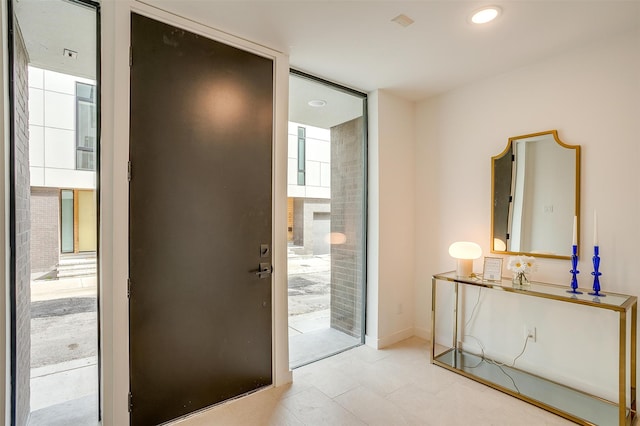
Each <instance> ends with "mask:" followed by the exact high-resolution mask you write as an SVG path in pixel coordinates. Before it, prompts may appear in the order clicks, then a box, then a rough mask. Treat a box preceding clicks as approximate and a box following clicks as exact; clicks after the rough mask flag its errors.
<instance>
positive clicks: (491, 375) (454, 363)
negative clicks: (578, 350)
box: [431, 271, 638, 426]
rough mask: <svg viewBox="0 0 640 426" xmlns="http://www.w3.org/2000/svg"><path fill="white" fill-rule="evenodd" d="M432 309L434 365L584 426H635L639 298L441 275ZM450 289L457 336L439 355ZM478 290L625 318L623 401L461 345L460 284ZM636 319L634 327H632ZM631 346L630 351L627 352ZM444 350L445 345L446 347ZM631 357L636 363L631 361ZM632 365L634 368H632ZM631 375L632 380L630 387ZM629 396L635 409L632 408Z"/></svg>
mask: <svg viewBox="0 0 640 426" xmlns="http://www.w3.org/2000/svg"><path fill="white" fill-rule="evenodd" d="M432 284H433V285H432V290H431V291H432V305H431V327H432V328H431V336H432V338H431V363H432V364H435V365H438V366H440V367H444V368H446V369H448V370H451V371H453V372H456V373H458V374H461V375H463V376H466V377H468V378H470V379H473V380H476V381H478V382H481V383H484V384H485V385H488V386H491V387H493V388H495V389H498V390H500V391H502V392H505V393H507V394H509V395H512V396H514V397H516V398H519V399H522V400H524V401H527V402H529V403H531V404H534V405H536V406H538V407H540V408H543V409H545V410H548V411H551V412H553V413H555V414H558V415H560V416H563V417H565V418H567V419H569V420H572V421H574V422H576V423H578V424H582V425H619V426H624V425H626V424H632V421H633V420H634V418H635V415H636V321H637V315H638V314H637V297H636V296H628V295H624V294H615V293H605V292H601V293H602V294H605V295H606V297H600V298H598V297H595V296H590V295H588V294H587V293H588V292H589V291H591V290H587V289H582V290H580V291H582V292H583V294H571V293H567V291H566V290H567V289H569V287H568V286H559V285H554V284H545V283H538V282H531V284H530V285H527V286H525V287H519V286H514V284H513V283H512V282H511V280H510V279H502V280H501V281H486V280H482V279H479V278H461V277H457V276H456V273H455V271H454V272H446V273H442V274H436V275H434V276H433V278H432ZM438 285H440V286H443V285H446V286H449V287H450V289H451V291H452V292H453V297H454V300H453V307H454V309H453V310H454V312H452V314H453V332H452V334H453V336H452V343H451V346H450V347H445V348H444V350H441V351H439V353H436V344H435V335H436V334H435V332H436V308H437V306H438V303H437V299H436V290H437V286H438ZM461 285H463V286H476V287H483V288H487V289H490V290H501V291H507V292H511V293H515V294H517V295H521V296H523V297H537V298H542V299H551V300H557V301H560V302H565V303H576V304H580V305H584V306H588V307H591V308H594V309H608V310H611V311H615V312H618V314H619V330H618V331H619V337H618V342H619V348H618V351H619V352H618V353H619V357H618V359H619V361H618V362H619V364H618V366H619V376H618V384H619V386H618V400H617V401H607V400H604V399H602V398H599V397H596V396H593V395H590V394H588V393H586V392H583V391H580V390H578V389H574V388H571V387H569V386H566V385H563V384H561V383H558V382H555V381H553V380H549V379H545V378H542V377H540V376H539V375H536V374H532V373H528V372H526V371H524V370H521V369H518V368H515V367H509V366H505V365H500V366H498V365H496V364H494V363H491V362H487V361H486V359H483V358H482V357H481V356H478V355H475V354H472V353H470V352H466V351H464V350H463V348H461V347H458V345H457V342H458V320H459V318H458V311H459V309H458V308H459V307H458V303H459V298H458V291H459V286H461ZM628 315H630V319H631V326H630V327H627V317H628ZM627 344H629V345H630V346H629V348H628V349H629V351H628V352H629V353H628V354H627ZM440 346H441V345H440ZM628 356H629V357H630V359H629V358H628ZM627 365H628V366H629V367H627ZM627 371H629V372H630V379H629V382H628V383H627ZM628 396H629V400H630V406H628V407H627V403H626V401H627V397H628Z"/></svg>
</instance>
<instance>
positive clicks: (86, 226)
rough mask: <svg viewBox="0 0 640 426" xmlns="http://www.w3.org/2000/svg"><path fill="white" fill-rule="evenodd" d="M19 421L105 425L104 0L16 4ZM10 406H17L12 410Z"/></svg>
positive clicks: (29, 425) (14, 383)
mask: <svg viewBox="0 0 640 426" xmlns="http://www.w3.org/2000/svg"><path fill="white" fill-rule="evenodd" d="M7 7H8V10H9V11H10V13H9V14H8V16H11V17H13V19H14V20H13V22H10V25H12V26H13V30H10V31H9V37H10V38H11V40H10V42H11V46H12V49H10V50H9V51H8V54H9V55H10V57H11V58H10V60H11V61H12V64H11V65H12V66H11V72H12V74H13V77H14V78H12V79H11V83H12V85H13V87H12V89H13V90H12V91H11V114H12V121H13V122H14V123H16V124H17V126H16V128H15V132H13V134H12V138H11V146H12V151H13V155H11V169H12V171H15V173H13V172H12V175H13V176H14V181H13V184H12V188H11V190H12V198H16V199H17V200H19V204H16V206H15V208H14V209H13V211H12V212H11V213H12V219H11V220H12V223H11V228H12V229H15V230H17V231H18V232H17V233H15V232H14V233H13V234H12V235H11V239H12V240H13V241H17V242H19V245H18V246H17V250H16V252H17V255H16V256H15V258H14V259H12V264H11V266H12V269H13V270H15V271H17V272H16V273H15V274H13V276H12V277H11V286H10V289H11V296H10V299H11V312H12V316H13V317H12V319H11V333H10V334H11V337H12V339H13V341H12V342H11V343H12V344H11V383H10V387H9V388H10V389H11V402H10V404H11V407H10V409H11V411H10V412H11V417H12V418H11V424H16V425H26V426H40V425H46V426H49V425H98V424H99V422H100V397H99V392H100V384H99V377H100V374H99V362H98V357H99V347H100V345H99V340H98V339H99V332H98V331H99V322H98V317H99V313H98V306H99V303H98V299H99V294H98V293H99V292H98V288H99V287H100V286H99V283H98V276H97V270H98V258H97V248H98V246H99V241H98V232H97V230H98V227H99V212H100V210H99V207H98V203H97V200H99V198H100V197H99V188H98V187H99V185H98V182H99V181H100V176H99V169H100V164H99V158H100V156H99V149H100V142H99V134H100V131H99V129H100V110H99V104H100V102H99V99H100V96H99V93H100V84H99V73H98V72H97V71H98V67H97V64H98V57H99V50H98V46H99V45H100V41H99V30H98V23H99V21H100V16H99V3H98V2H95V1H92V0H48V1H23V0H20V1H18V0H9V1H8V2H7ZM8 410H9V408H8Z"/></svg>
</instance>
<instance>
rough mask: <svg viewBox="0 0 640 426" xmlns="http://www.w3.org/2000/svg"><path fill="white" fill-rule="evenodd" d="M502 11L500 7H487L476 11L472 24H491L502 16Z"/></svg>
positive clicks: (472, 16) (472, 17)
mask: <svg viewBox="0 0 640 426" xmlns="http://www.w3.org/2000/svg"><path fill="white" fill-rule="evenodd" d="M501 11H502V10H501V9H500V8H499V7H498V6H487V7H483V8H482V9H479V10H476V11H475V12H473V14H472V15H471V22H473V23H474V24H486V23H487V22H491V21H493V20H494V19H496V18H497V17H498V15H500V12H501Z"/></svg>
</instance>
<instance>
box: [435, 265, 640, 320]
mask: <svg viewBox="0 0 640 426" xmlns="http://www.w3.org/2000/svg"><path fill="white" fill-rule="evenodd" d="M433 278H434V279H437V280H444V281H451V282H459V283H463V284H470V285H475V286H481V287H488V288H492V289H494V290H503V291H509V292H514V293H520V294H526V295H529V296H535V297H542V298H546V299H555V300H561V301H564V302H572V303H578V304H583V305H591V306H596V307H600V308H603V309H611V310H614V311H624V310H627V309H629V308H630V307H631V306H632V305H633V304H634V303H636V300H637V298H636V296H629V295H626V294H617V293H608V292H603V291H601V292H600V294H601V295H600V297H598V296H593V295H590V294H589V293H592V292H593V290H591V289H584V288H579V289H577V291H578V292H580V293H579V294H575V293H571V292H570V291H571V287H570V286H569V285H566V286H562V285H557V284H548V283H540V282H536V281H531V283H530V284H527V285H517V284H514V283H513V282H512V281H511V279H508V278H502V280H499V281H489V280H484V279H482V277H481V276H472V277H458V276H457V275H456V272H455V271H451V272H444V273H441V274H435V275H434V276H433Z"/></svg>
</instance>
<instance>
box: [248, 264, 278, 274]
mask: <svg viewBox="0 0 640 426" xmlns="http://www.w3.org/2000/svg"><path fill="white" fill-rule="evenodd" d="M251 272H253V273H254V274H256V275H257V276H258V277H259V278H267V277H268V276H270V275H271V274H272V273H273V265H271V264H270V263H268V262H260V263H259V264H258V270H257V271H251Z"/></svg>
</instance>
